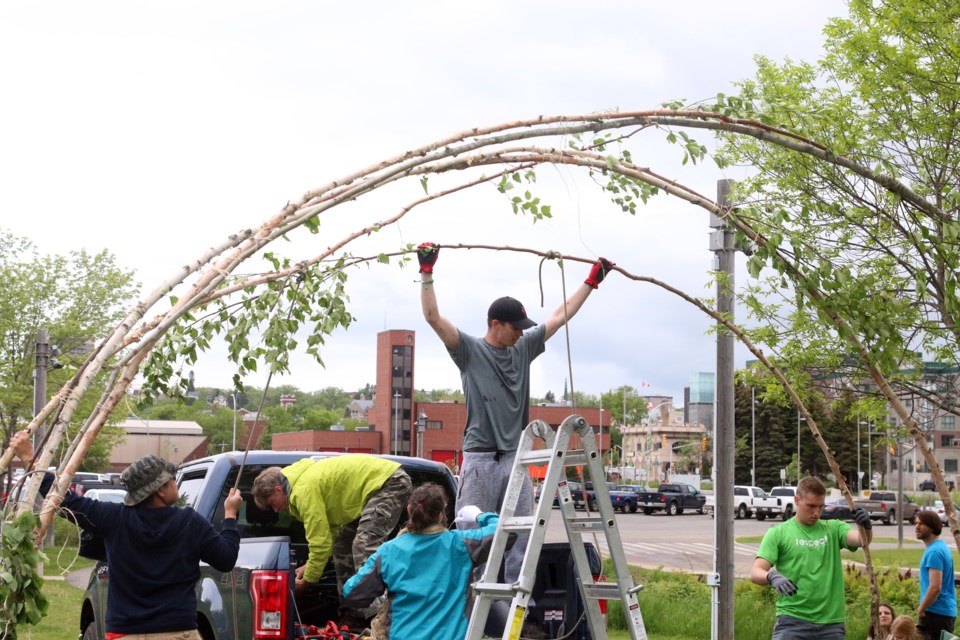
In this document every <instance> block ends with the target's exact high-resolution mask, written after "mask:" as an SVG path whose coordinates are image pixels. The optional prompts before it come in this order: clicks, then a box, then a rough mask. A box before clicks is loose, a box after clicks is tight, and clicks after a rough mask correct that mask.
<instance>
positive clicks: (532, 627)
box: [520, 618, 550, 640]
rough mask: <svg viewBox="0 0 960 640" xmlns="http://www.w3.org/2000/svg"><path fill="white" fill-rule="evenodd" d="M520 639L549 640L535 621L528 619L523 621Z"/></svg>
mask: <svg viewBox="0 0 960 640" xmlns="http://www.w3.org/2000/svg"><path fill="white" fill-rule="evenodd" d="M520 637H521V638H524V639H525V640H549V638H550V636H549V635H547V632H546V631H544V630H543V629H541V628H540V625H539V624H537V621H536V620H530V619H529V618H528V619H526V620H524V621H523V627H521V629H520Z"/></svg>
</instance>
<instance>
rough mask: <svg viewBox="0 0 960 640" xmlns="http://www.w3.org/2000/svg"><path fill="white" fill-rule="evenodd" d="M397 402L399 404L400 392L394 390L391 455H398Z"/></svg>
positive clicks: (398, 418) (398, 415)
mask: <svg viewBox="0 0 960 640" xmlns="http://www.w3.org/2000/svg"><path fill="white" fill-rule="evenodd" d="M399 404H400V392H399V391H394V392H393V455H398V454H397V450H398V448H399V447H398V446H397V442H398V438H399V436H400V427H399V426H398V425H399V421H400V413H399V410H398V409H397V406H398V405H399Z"/></svg>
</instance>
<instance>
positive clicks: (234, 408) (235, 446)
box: [230, 392, 237, 451]
mask: <svg viewBox="0 0 960 640" xmlns="http://www.w3.org/2000/svg"><path fill="white" fill-rule="evenodd" d="M230 397H231V398H233V448H232V449H230V451H236V450H237V393H236V392H233V393H231V394H230Z"/></svg>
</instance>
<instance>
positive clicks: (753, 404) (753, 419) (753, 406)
mask: <svg viewBox="0 0 960 640" xmlns="http://www.w3.org/2000/svg"><path fill="white" fill-rule="evenodd" d="M750 449H751V451H750V485H751V486H754V487H755V486H757V398H756V388H755V387H754V386H753V385H750Z"/></svg>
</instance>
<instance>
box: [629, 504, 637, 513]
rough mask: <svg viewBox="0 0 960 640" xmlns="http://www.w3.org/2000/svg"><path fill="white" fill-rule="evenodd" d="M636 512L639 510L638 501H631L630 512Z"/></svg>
mask: <svg viewBox="0 0 960 640" xmlns="http://www.w3.org/2000/svg"><path fill="white" fill-rule="evenodd" d="M636 512H637V503H636V502H631V503H630V513H636Z"/></svg>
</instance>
